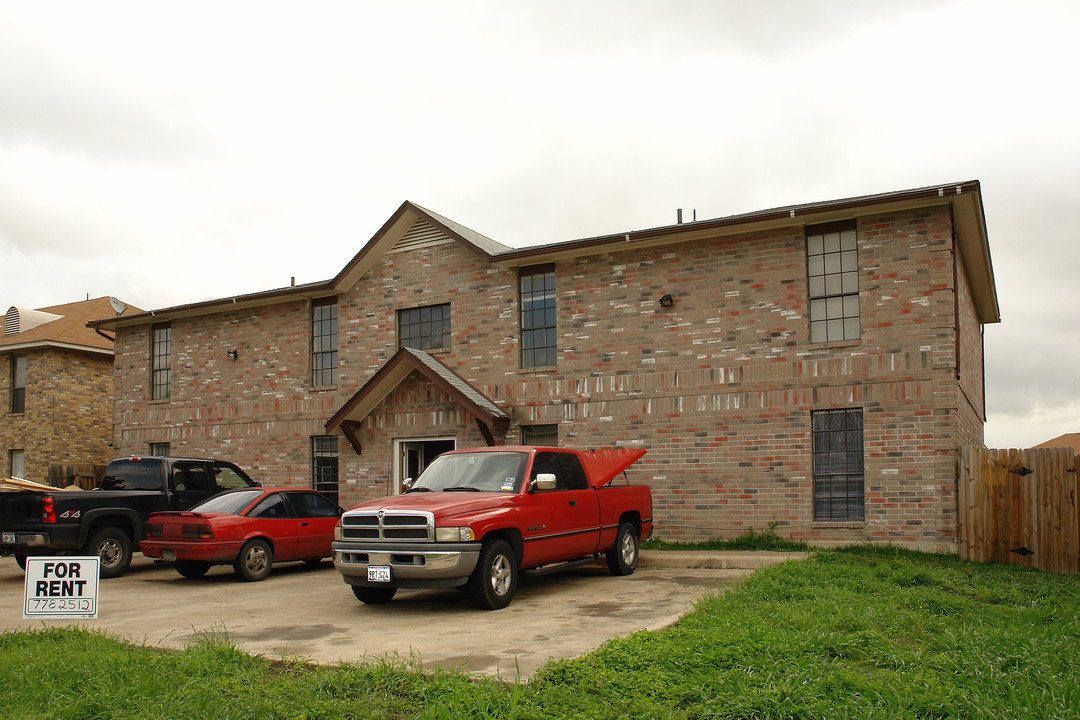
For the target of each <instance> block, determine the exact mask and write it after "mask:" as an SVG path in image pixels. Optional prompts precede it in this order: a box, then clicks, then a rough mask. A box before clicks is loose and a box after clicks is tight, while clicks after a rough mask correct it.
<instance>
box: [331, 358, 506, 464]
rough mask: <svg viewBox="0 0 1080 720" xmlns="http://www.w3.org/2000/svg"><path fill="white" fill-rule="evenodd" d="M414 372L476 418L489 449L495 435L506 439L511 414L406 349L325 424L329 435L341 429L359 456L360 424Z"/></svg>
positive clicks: (431, 360)
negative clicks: (504, 436) (503, 436)
mask: <svg viewBox="0 0 1080 720" xmlns="http://www.w3.org/2000/svg"><path fill="white" fill-rule="evenodd" d="M413 371H416V372H418V373H420V374H421V375H423V376H424V377H426V378H427V379H428V380H430V381H431V382H432V383H433V384H435V385H436V386H437V387H439V388H441V389H442V390H443V391H445V392H446V393H447V394H448V395H449V396H450V397H451V398H453V399H454V400H455V401H456V402H458V403H460V404H461V405H462V406H463V407H464V408H465V409H466V410H467V411H468V412H469V413H470V414H471V415H472V416H473V418H475V420H476V425H477V427H479V428H480V434H481V435H483V436H484V441H485V442H487V444H488V445H494V444H495V437H496V435H505V433H506V431H507V429H508V428H509V427H510V415H509V414H507V413H506V412H505V411H504V410H503V409H502V408H500V407H499V406H498V405H496V404H495V402H494V401H493V400H491V398H489V397H487V396H486V395H484V393H482V392H480V391H479V390H478V389H476V388H475V387H473V386H472V385H470V384H469V383H468V382H467V381H466V380H465V379H464V378H462V377H461V376H460V375H458V374H457V373H455V372H454V371H453V370H451V369H450V368H448V367H447V366H446V365H444V364H443V363H442V362H440V361H439V360H438V359H436V358H434V357H432V356H431V355H429V354H428V353H426V352H424V351H423V350H415V349H413V348H407V347H403V348H401V349H400V350H398V351H397V352H396V353H394V356H393V357H392V358H390V359H389V360H387V361H386V364H385V365H383V366H382V367H381V368H379V371H378V372H376V373H375V375H374V376H372V378H371V379H370V380H368V381H367V382H366V383H364V386H363V387H362V388H360V390H358V391H357V393H356V394H355V395H353V396H352V397H351V398H349V400H348V401H347V402H346V403H345V404H344V405H342V406H341V409H339V410H338V411H337V412H336V413H334V415H333V416H332V417H331V418H330V419H329V420H327V421H326V431H327V432H328V433H333V432H335V431H337V430H339V429H340V430H341V432H342V434H343V435H345V438H346V439H347V440H348V441H349V444H350V445H352V447H353V450H355V451H356V454H357V455H359V454H360V436H359V434H358V430H359V428H360V425H361V423H363V421H364V419H365V418H366V417H367V416H368V415H370V414H371V412H372V411H373V410H374V409H375V407H376V406H377V405H378V404H379V403H381V402H382V401H383V400H384V399H386V396H387V395H389V394H390V392H391V391H392V390H393V389H394V388H396V387H397V386H398V385H400V384H401V383H402V381H404V380H405V378H407V377H408V376H409V375H410V374H411V373H412V372H413Z"/></svg>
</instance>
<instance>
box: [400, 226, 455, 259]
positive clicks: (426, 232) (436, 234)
mask: <svg viewBox="0 0 1080 720" xmlns="http://www.w3.org/2000/svg"><path fill="white" fill-rule="evenodd" d="M451 242H453V240H452V239H451V238H449V237H447V235H446V233H444V232H443V231H442V230H439V229H438V228H437V227H435V226H434V225H432V224H431V223H429V222H427V221H426V220H422V219H421V220H417V221H416V222H415V223H413V226H412V227H411V228H409V232H407V233H405V234H404V235H403V236H402V237H401V239H400V240H398V241H397V243H395V244H394V247H392V248H390V250H389V252H391V253H399V252H408V251H410V250H419V249H420V248H426V247H433V246H435V245H445V244H446V243H451Z"/></svg>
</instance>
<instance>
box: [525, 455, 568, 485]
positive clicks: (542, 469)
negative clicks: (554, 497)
mask: <svg viewBox="0 0 1080 720" xmlns="http://www.w3.org/2000/svg"><path fill="white" fill-rule="evenodd" d="M543 473H551V474H552V475H554V476H555V489H554V490H546V491H538V492H558V491H559V490H566V473H565V472H563V467H562V463H560V462H559V456H558V455H557V454H556V453H553V452H542V453H536V459H535V460H533V466H532V474H531V475H530V476H529V482H530V483H531V482H532V481H533V480H535V479H536V476H537V475H541V474H543Z"/></svg>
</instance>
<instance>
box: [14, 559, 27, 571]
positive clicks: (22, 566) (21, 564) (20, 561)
mask: <svg viewBox="0 0 1080 720" xmlns="http://www.w3.org/2000/svg"><path fill="white" fill-rule="evenodd" d="M15 562H17V563H18V564H19V569H20V570H25V569H26V556H25V555H16V556H15Z"/></svg>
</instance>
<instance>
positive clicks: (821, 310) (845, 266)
mask: <svg viewBox="0 0 1080 720" xmlns="http://www.w3.org/2000/svg"><path fill="white" fill-rule="evenodd" d="M806 275H807V281H808V284H809V294H810V342H815V343H817V342H832V341H836V340H858V339H859V337H860V336H861V332H862V330H861V327H860V321H859V250H858V239H857V237H856V233H855V226H854V225H851V226H847V227H824V228H821V229H820V230H816V229H814V228H807V232H806Z"/></svg>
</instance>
